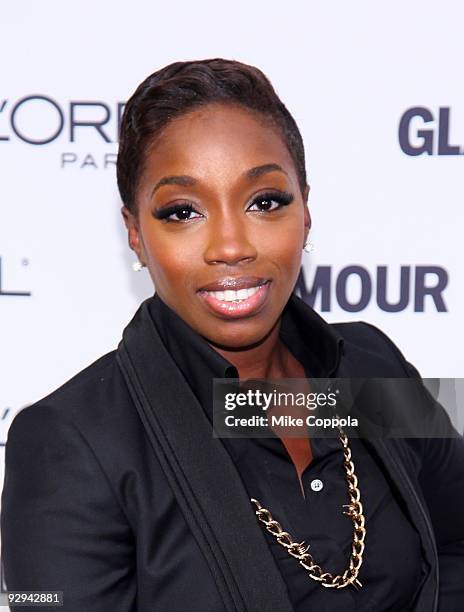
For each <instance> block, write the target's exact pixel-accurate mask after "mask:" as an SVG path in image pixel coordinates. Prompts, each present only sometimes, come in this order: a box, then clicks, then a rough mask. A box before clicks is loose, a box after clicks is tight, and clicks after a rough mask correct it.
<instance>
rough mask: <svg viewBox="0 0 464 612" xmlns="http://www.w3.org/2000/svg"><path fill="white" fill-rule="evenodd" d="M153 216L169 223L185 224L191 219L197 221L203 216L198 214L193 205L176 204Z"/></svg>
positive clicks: (162, 209) (160, 210) (158, 211)
mask: <svg viewBox="0 0 464 612" xmlns="http://www.w3.org/2000/svg"><path fill="white" fill-rule="evenodd" d="M192 215H195V216H192ZM153 216H154V217H155V218H156V219H160V220H162V221H165V222H167V223H172V222H174V223H185V222H186V221H190V220H191V219H197V218H199V217H201V216H202V215H201V214H200V213H198V212H197V211H196V210H195V209H194V208H193V206H192V205H191V204H174V205H173V206H165V207H164V208H161V209H159V210H155V211H154V213H153Z"/></svg>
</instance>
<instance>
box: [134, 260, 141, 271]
mask: <svg viewBox="0 0 464 612" xmlns="http://www.w3.org/2000/svg"><path fill="white" fill-rule="evenodd" d="M142 268H143V263H142V262H140V261H134V263H133V264H132V270H134V272H140V270H141V269H142Z"/></svg>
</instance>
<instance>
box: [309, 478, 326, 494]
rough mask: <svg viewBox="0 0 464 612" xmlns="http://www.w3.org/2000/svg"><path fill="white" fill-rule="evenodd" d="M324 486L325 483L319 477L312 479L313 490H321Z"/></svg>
mask: <svg viewBox="0 0 464 612" xmlns="http://www.w3.org/2000/svg"><path fill="white" fill-rule="evenodd" d="M323 486H324V484H323V482H322V480H319V478H315V479H314V480H311V489H312V490H313V491H320V490H321V489H322V487H323Z"/></svg>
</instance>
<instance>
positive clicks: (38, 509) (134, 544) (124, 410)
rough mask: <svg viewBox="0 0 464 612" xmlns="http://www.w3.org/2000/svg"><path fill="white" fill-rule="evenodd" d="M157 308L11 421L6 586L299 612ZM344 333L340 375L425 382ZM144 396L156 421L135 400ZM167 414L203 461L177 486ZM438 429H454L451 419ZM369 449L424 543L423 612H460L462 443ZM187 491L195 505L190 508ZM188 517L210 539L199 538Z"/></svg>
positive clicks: (363, 336)
mask: <svg viewBox="0 0 464 612" xmlns="http://www.w3.org/2000/svg"><path fill="white" fill-rule="evenodd" d="M150 299H152V298H150ZM149 301H150V300H147V301H146V302H145V303H144V304H142V306H141V307H140V309H139V310H138V311H137V313H136V315H135V316H134V319H133V320H132V321H131V323H130V324H129V325H128V327H127V328H126V330H125V332H124V338H123V341H122V343H121V345H120V346H119V349H118V351H113V352H111V353H109V354H107V355H105V356H104V357H102V358H100V359H99V360H98V361H96V362H95V363H93V364H92V365H91V366H89V367H88V368H86V369H85V370H83V371H82V372H80V373H79V374H78V375H77V376H75V377H74V378H73V379H71V380H70V381H68V382H67V383H66V384H65V385H63V386H62V387H61V388H60V389H58V390H57V391H55V392H53V393H52V394H51V395H49V396H48V397H46V398H44V399H43V400H41V401H40V402H38V403H37V404H35V405H33V406H31V407H28V408H26V409H24V410H22V411H21V412H20V413H18V415H17V416H16V417H15V419H14V420H13V423H12V425H11V427H10V430H9V434H8V441H7V446H6V463H5V482H4V488H3V493H2V515H1V536H2V556H3V562H4V569H5V579H6V583H7V587H8V589H9V590H61V591H63V592H64V607H63V610H66V611H69V612H78V611H79V612H81V611H85V612H129V611H130V612H135V611H136V610H138V611H144V612H145V611H148V610H160V611H163V612H164V610H173V611H174V612H177V611H179V612H181V611H182V612H183V611H185V610H192V611H194V612H196V611H198V612H209V611H210V612H219V611H222V610H252V611H254V610H262V609H264V610H270V609H273V610H276V611H279V612H286V611H290V610H291V609H292V607H291V604H290V602H289V600H288V595H287V593H286V590H285V585H284V583H283V580H282V577H281V575H280V573H279V572H278V569H277V567H276V565H275V563H274V560H273V559H272V558H271V553H270V551H269V548H268V546H267V543H266V541H265V538H264V535H263V532H262V529H261V528H260V527H258V526H257V522H256V517H255V516H254V514H253V509H252V506H251V504H250V501H249V499H248V495H247V494H246V492H245V489H244V487H243V485H242V483H241V480H240V478H239V475H238V473H237V471H236V469H235V467H234V464H233V463H232V461H231V459H230V457H229V455H228V454H227V452H225V450H224V446H223V445H222V443H221V441H220V440H219V439H217V438H213V437H212V436H211V428H210V425H209V424H208V423H207V422H206V420H205V415H204V412H203V410H202V407H201V406H200V405H199V403H198V401H197V400H196V398H195V396H194V395H193V393H192V391H191V389H190V387H189V386H188V385H187V384H186V382H185V381H184V379H183V378H182V376H181V375H180V373H179V371H178V369H177V367H176V366H175V364H174V362H173V361H172V359H171V357H170V355H169V354H168V353H167V352H166V349H165V348H164V346H163V344H162V342H161V340H160V338H159V335H158V333H157V331H156V328H155V326H154V325H153V321H152V320H151V319H150V316H149V309H148V303H149ZM315 316H317V315H316V314H315ZM333 327H334V328H336V330H337V331H338V333H340V334H341V335H342V336H343V337H344V345H343V353H342V357H341V361H340V364H339V368H338V370H337V372H336V374H335V375H336V376H338V377H397V378H404V377H414V376H417V372H416V371H415V370H414V368H413V367H412V366H410V364H408V362H407V361H406V360H405V359H404V357H403V356H402V354H401V353H400V351H399V350H398V349H397V348H396V346H395V345H394V344H393V343H392V342H391V341H390V340H389V339H388V338H387V337H386V336H385V335H383V334H382V333H381V332H380V331H379V330H377V329H376V328H374V327H372V326H369V325H366V324H364V323H346V324H336V325H334V326H333ZM128 364H129V365H128ZM128 368H129V369H131V372H132V374H131V375H129V377H128ZM134 389H135V391H134ZM143 391H144V392H145V394H146V396H147V397H149V400H148V404H149V405H148V417H147V415H145V416H143V415H141V413H140V412H139V407H138V406H136V404H137V402H135V401H134V397H135V396H136V395H137V393H140V394H142V392H143ZM134 393H135V395H134ZM401 402H402V399H401V397H398V406H399V409H402V410H405V411H406V410H407V408H408V407H407V405H404V402H403V404H401ZM187 407H188V408H187ZM166 415H169V419H171V425H172V423H174V426H172V428H171V430H169V432H168V438H167V439H166V440H165V443H166V444H167V445H169V444H172V445H174V448H176V446H175V445H178V446H179V447H180V446H182V447H183V449H184V451H185V452H184V451H183V452H184V455H185V457H187V458H190V459H191V461H187V462H186V465H184V468H183V471H182V470H178V471H177V472H176V473H174V472H172V471H169V469H168V468H167V466H166V461H165V457H166V453H167V447H166V446H163V445H162V444H161V443H160V444H159V445H158V446H159V448H158V447H157V445H156V443H155V446H153V444H152V438H153V436H150V435H147V432H148V431H149V428H150V427H151V426H152V425H153V424H154V426H156V423H154V421H153V422H151V419H152V417H153V418H155V420H156V419H159V421H160V422H162V421H163V419H164V418H165V416H166ZM433 418H434V419H436V421H437V423H438V427H441V426H442V427H443V429H446V428H448V427H450V424H449V419H448V418H447V416H446V414H445V413H444V411H440V410H437V411H436V412H434V414H433ZM454 433H455V432H454ZM370 444H372V452H373V453H375V454H376V455H377V456H378V459H379V461H381V462H382V464H383V466H384V468H385V470H386V471H387V472H388V474H389V476H390V477H391V481H392V483H393V486H395V487H396V488H397V491H398V493H399V495H400V496H401V498H402V501H403V503H404V506H405V508H406V509H407V511H408V512H409V514H410V517H411V519H412V520H413V522H414V524H415V525H416V527H417V530H418V532H419V534H420V538H421V542H422V548H423V553H424V560H425V561H424V562H425V573H424V580H423V583H422V586H421V589H420V592H419V593H418V597H417V600H416V604H415V607H414V610H415V611H416V612H429V611H430V612H435V611H437V610H439V611H440V612H454V611H456V612H457V611H458V610H459V611H461V610H463V609H464V512H463V510H464V440H463V438H462V437H460V436H457V434H456V437H454V438H443V439H440V438H436V439H416V440H411V439H403V440H399V439H391V440H372V441H370ZM176 474H177V475H176ZM179 474H180V476H179ZM184 476H185V479H186V482H187V483H188V485H187V487H190V488H191V489H192V491H190V493H189V492H187V494H185V491H184V496H183V497H182V493H180V492H179V478H182V477H184ZM189 504H190V506H189ZM192 504H197V505H198V509H197V512H196V516H197V518H198V516H200V517H204V525H200V526H198V524H195V523H194V521H193V519H192V515H193V512H190V511H189V507H192ZM205 534H206V535H205ZM179 542H182V543H183V545H182V547H179V546H178V544H179ZM186 544H187V545H186ZM179 551H182V553H180V552H179ZM238 553H240V555H241V559H242V562H241V563H238V564H237V563H236V561H234V559H236V558H237V556H238ZM398 554H401V551H398ZM392 562H394V560H392ZM31 609H32V608H31ZM50 609H52V608H50Z"/></svg>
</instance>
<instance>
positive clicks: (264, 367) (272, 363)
mask: <svg viewBox="0 0 464 612" xmlns="http://www.w3.org/2000/svg"><path fill="white" fill-rule="evenodd" d="M279 331H280V319H279V320H278V321H277V323H276V324H275V325H274V327H273V328H272V329H271V331H270V332H269V333H268V334H267V336H265V338H263V339H262V340H261V341H260V342H259V343H257V344H253V345H252V346H249V347H245V348H243V349H242V348H241V349H235V350H234V349H227V348H224V347H218V346H215V345H213V344H211V343H210V346H211V347H212V348H214V350H215V351H217V352H218V353H219V354H220V355H222V357H224V359H227V361H230V363H231V364H232V365H234V366H235V367H236V368H237V370H238V373H239V377H240V378H241V379H247V378H286V377H290V376H291V364H290V361H291V360H290V359H289V357H290V353H289V351H288V349H287V347H286V346H285V345H284V344H283V343H282V341H281V340H280V338H279Z"/></svg>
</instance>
